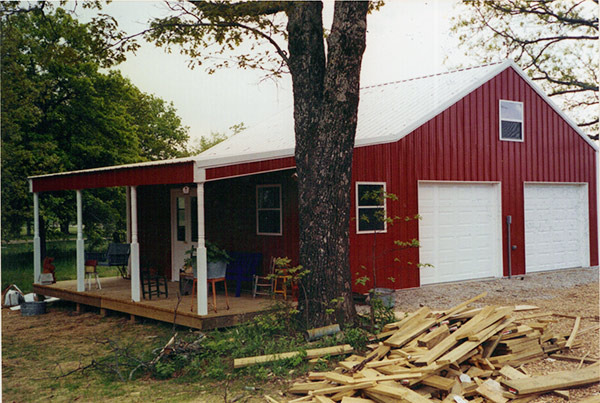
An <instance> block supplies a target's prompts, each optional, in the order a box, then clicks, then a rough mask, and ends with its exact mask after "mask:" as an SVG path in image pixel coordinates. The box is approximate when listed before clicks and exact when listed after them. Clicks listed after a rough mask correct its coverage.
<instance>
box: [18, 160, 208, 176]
mask: <svg viewBox="0 0 600 403" xmlns="http://www.w3.org/2000/svg"><path fill="white" fill-rule="evenodd" d="M195 159H196V158H195V157H184V158H174V159H168V160H160V161H146V162H138V163H133V164H124V165H109V166H105V167H98V168H90V169H81V170H79V171H66V172H57V173H53V174H44V175H36V176H29V177H27V179H29V180H31V179H40V178H49V177H53V176H54V177H56V176H65V175H76V174H87V173H95V172H103V171H114V170H119V169H131V168H143V167H151V166H160V165H171V164H182V163H186V162H194V161H195Z"/></svg>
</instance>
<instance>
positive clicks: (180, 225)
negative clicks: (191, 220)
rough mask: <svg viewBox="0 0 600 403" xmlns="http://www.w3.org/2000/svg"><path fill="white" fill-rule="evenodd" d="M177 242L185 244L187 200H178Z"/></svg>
mask: <svg viewBox="0 0 600 403" xmlns="http://www.w3.org/2000/svg"><path fill="white" fill-rule="evenodd" d="M177 240H178V241H182V242H185V198H184V197H178V198H177Z"/></svg>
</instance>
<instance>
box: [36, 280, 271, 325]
mask: <svg viewBox="0 0 600 403" xmlns="http://www.w3.org/2000/svg"><path fill="white" fill-rule="evenodd" d="M100 282H101V284H102V289H101V290H98V289H96V288H95V286H94V285H92V289H91V290H86V291H85V292H77V280H67V281H59V282H57V283H55V284H51V285H41V284H34V286H33V291H34V292H35V293H37V294H42V295H46V296H48V297H57V298H60V299H62V300H66V301H72V302H75V303H78V304H82V305H89V306H93V307H97V308H100V309H101V310H110V311H117V312H123V313H127V314H131V315H135V316H139V317H144V318H150V319H154V320H160V321H163V322H168V323H173V320H175V322H176V323H177V324H178V325H183V326H188V327H192V328H196V329H205V330H207V329H214V328H217V327H228V326H234V325H237V324H240V323H243V322H246V321H248V320H250V319H252V317H254V316H256V315H257V314H259V313H261V312H263V311H265V310H268V309H271V308H273V306H274V302H275V300H273V299H272V298H269V297H263V298H252V296H251V295H249V294H245V295H244V294H242V296H241V297H239V298H236V297H233V296H231V297H230V298H229V306H230V309H229V310H227V309H226V308H225V306H226V304H225V295H220V294H219V293H217V312H214V310H213V306H212V297H210V295H209V301H208V309H209V311H208V315H206V316H199V315H197V314H196V301H195V298H194V301H193V302H194V303H193V311H192V310H191V309H190V307H191V306H192V297H191V296H190V295H186V296H183V297H182V299H181V302H180V303H179V307H178V309H177V315H176V316H175V307H176V306H177V301H178V299H177V294H178V292H179V283H178V282H168V287H169V298H165V297H164V296H163V297H161V298H156V297H154V298H153V299H152V300H147V299H144V300H142V301H140V302H133V301H132V300H131V282H130V280H126V279H123V278H121V277H104V278H101V279H100ZM230 295H231V293H230Z"/></svg>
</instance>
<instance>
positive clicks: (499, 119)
mask: <svg viewBox="0 0 600 403" xmlns="http://www.w3.org/2000/svg"><path fill="white" fill-rule="evenodd" d="M502 103H509V104H519V105H521V119H507V118H502ZM503 121H504V122H519V123H521V138H520V139H505V138H504V137H502V122H503ZM498 136H499V138H500V140H501V141H516V142H517V143H522V142H524V141H525V107H524V105H523V102H519V101H509V100H507V99H501V100H500V102H498Z"/></svg>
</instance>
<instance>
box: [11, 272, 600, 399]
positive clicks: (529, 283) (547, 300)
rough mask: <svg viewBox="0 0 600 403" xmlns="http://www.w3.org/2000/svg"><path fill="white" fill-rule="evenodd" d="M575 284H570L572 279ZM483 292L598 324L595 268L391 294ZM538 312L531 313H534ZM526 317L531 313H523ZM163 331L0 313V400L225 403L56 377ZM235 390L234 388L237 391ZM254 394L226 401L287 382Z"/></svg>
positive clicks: (579, 391)
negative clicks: (113, 342) (107, 343)
mask: <svg viewBox="0 0 600 403" xmlns="http://www.w3.org/2000/svg"><path fill="white" fill-rule="evenodd" d="M574 277H575V278H581V281H574V280H573V278H574ZM483 291H488V296H486V297H485V298H483V299H482V300H480V301H479V302H480V304H488V305H492V304H493V305H521V304H527V305H536V306H538V307H539V311H544V312H546V311H549V312H553V313H556V314H559V315H565V316H554V317H553V319H554V320H555V322H553V323H552V324H551V326H552V329H554V330H556V331H558V332H561V333H569V332H570V331H571V329H572V327H573V324H574V318H573V317H574V316H581V317H582V321H581V326H580V330H585V329H588V328H592V327H594V326H597V325H598V324H599V315H600V312H599V311H600V309H599V306H600V305H599V302H600V296H599V284H598V269H587V270H581V269H580V270H579V271H571V270H570V271H563V272H562V273H558V274H557V273H556V272H555V273H550V274H545V275H544V274H540V275H530V276H526V277H524V278H523V279H521V278H513V279H510V280H509V279H496V280H492V281H477V282H466V283H454V284H445V285H440V286H427V287H422V288H419V289H414V290H401V291H398V292H397V293H396V302H397V310H398V311H403V312H408V311H413V310H414V309H416V308H418V307H419V306H422V305H427V306H429V307H431V308H432V309H445V308H448V307H450V306H453V305H455V304H457V303H460V302H462V301H464V300H466V299H468V298H470V297H472V296H474V295H477V294H479V293H481V292H483ZM536 312H538V311H536ZM529 313H531V312H529ZM170 331H171V329H170V326H168V325H163V324H157V323H155V322H151V323H135V324H134V323H131V322H130V321H129V320H128V317H124V316H109V317H104V318H103V317H100V316H99V315H98V314H97V313H91V312H90V313H83V314H77V313H75V312H74V311H73V310H72V307H69V306H68V305H64V304H62V305H57V306H56V307H50V308H49V313H47V314H45V315H40V316H33V317H22V316H21V315H20V313H19V312H18V311H11V310H9V309H2V394H3V396H2V400H3V401H5V402H9V401H15V402H27V401H42V400H43V401H106V402H109V401H199V402H212V401H221V402H222V401H224V396H223V389H222V387H219V385H215V384H211V385H207V384H181V383H178V381H177V379H171V380H167V381H158V380H153V379H141V380H138V381H135V382H107V381H106V380H105V379H103V378H101V377H100V378H99V377H94V376H92V375H84V376H76V377H74V376H69V377H65V378H61V379H56V378H55V377H56V376H57V375H60V374H61V373H62V374H64V373H66V372H68V371H69V370H72V369H76V368H78V366H79V365H80V364H81V363H84V362H85V361H86V359H87V360H88V361H89V358H90V357H93V355H94V354H99V353H101V351H102V349H103V348H106V347H103V346H102V345H101V344H99V343H97V342H96V341H98V340H100V339H102V338H103V337H104V338H105V337H107V335H110V336H112V337H118V338H119V339H121V340H126V341H128V342H134V343H137V344H139V345H147V346H156V345H161V343H163V345H164V341H163V340H165V339H166V338H168V337H169V334H170ZM577 340H578V341H579V342H580V345H579V346H578V347H577V348H575V349H573V350H572V351H571V354H573V355H577V356H580V357H583V356H586V357H588V358H593V359H598V358H599V357H600V332H599V331H598V330H593V331H589V332H587V333H585V334H584V335H582V336H580V337H578V338H577ZM578 365H579V363H578V362H568V361H559V360H553V359H548V358H547V359H544V360H541V361H538V362H535V363H531V364H527V365H525V366H524V368H523V369H524V370H525V371H527V372H528V373H529V374H530V375H541V374H546V373H549V372H555V371H561V370H567V369H575V368H577V366H578ZM238 386H239V385H238ZM257 386H258V387H257V391H247V389H251V388H246V389H245V388H244V385H241V386H239V389H238V390H232V391H230V393H229V396H230V398H231V396H236V395H237V396H242V398H240V399H239V400H238V401H264V400H263V399H262V397H261V396H262V395H263V394H269V395H270V396H272V397H275V398H277V399H278V400H280V401H283V400H284V399H285V397H284V396H283V395H282V392H281V391H282V390H285V387H286V383H285V382H281V381H280V380H273V382H271V383H269V384H267V385H257ZM591 395H600V385H591V386H587V387H583V388H574V389H571V390H570V401H571V402H576V401H578V400H580V399H581V398H583V397H587V396H591ZM565 401H567V400H566V399H564V398H562V397H558V396H556V395H553V394H547V395H544V396H542V397H541V398H539V399H538V400H536V401H535V402H565Z"/></svg>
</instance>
